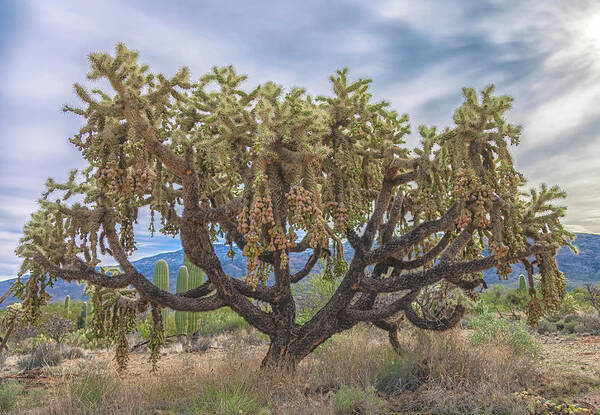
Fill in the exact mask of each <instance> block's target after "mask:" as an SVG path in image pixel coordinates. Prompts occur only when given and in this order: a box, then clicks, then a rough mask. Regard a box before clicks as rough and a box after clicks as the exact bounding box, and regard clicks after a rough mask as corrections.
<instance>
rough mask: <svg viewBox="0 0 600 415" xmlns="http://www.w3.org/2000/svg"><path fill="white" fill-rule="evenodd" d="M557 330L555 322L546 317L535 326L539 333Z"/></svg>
mask: <svg viewBox="0 0 600 415" xmlns="http://www.w3.org/2000/svg"><path fill="white" fill-rule="evenodd" d="M557 331H558V329H557V327H556V324H555V323H553V322H551V321H550V320H547V319H543V320H541V321H540V323H539V324H538V326H537V332H538V333H539V334H551V333H556V332H557Z"/></svg>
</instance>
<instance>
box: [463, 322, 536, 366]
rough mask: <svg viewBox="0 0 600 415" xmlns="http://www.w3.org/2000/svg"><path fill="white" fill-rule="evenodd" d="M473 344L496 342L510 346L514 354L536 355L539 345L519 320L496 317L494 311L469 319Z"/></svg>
mask: <svg viewBox="0 0 600 415" xmlns="http://www.w3.org/2000/svg"><path fill="white" fill-rule="evenodd" d="M470 325H471V328H472V329H473V333H472V334H471V342H472V343H473V344H474V345H484V344H492V343H494V344H497V345H505V346H508V347H510V348H511V349H512V350H513V351H514V352H515V353H516V354H528V355H531V356H534V357H537V356H539V355H540V353H541V345H540V344H539V342H538V341H537V340H536V339H535V337H533V335H531V333H529V331H528V329H527V327H526V326H525V325H524V324H523V323H521V322H510V321H508V320H505V319H503V318H498V317H496V315H495V314H494V313H485V314H481V315H479V316H477V317H475V318H473V319H471V321H470Z"/></svg>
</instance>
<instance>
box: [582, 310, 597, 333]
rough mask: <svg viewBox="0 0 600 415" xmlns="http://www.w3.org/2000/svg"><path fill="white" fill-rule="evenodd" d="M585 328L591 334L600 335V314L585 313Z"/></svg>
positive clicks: (583, 320)
mask: <svg viewBox="0 0 600 415" xmlns="http://www.w3.org/2000/svg"><path fill="white" fill-rule="evenodd" d="M581 325H582V326H583V329H584V330H585V331H587V332H589V333H591V334H594V335H600V315H597V314H587V313H586V314H584V315H582V316H581Z"/></svg>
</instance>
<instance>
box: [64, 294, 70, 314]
mask: <svg viewBox="0 0 600 415" xmlns="http://www.w3.org/2000/svg"><path fill="white" fill-rule="evenodd" d="M65 314H66V316H67V318H70V317H71V296H69V295H67V296H66V297H65Z"/></svg>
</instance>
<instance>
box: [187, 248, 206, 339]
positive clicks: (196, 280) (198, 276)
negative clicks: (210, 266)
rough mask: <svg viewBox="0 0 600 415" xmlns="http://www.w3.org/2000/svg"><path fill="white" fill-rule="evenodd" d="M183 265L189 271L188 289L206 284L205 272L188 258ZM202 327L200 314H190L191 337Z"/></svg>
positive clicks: (189, 330)
mask: <svg viewBox="0 0 600 415" xmlns="http://www.w3.org/2000/svg"><path fill="white" fill-rule="evenodd" d="M183 264H184V265H185V267H186V268H187V270H188V275H189V281H188V288H189V289H190V290H191V289H193V288H196V287H199V286H200V285H202V283H204V272H203V271H202V270H201V269H200V268H198V267H197V266H195V265H194V264H192V263H191V262H190V261H189V260H188V259H187V257H185V256H184V257H183ZM199 326H200V313H191V312H190V313H188V328H187V329H188V334H189V335H190V336H191V335H193V334H194V333H195V332H196V331H198V328H199Z"/></svg>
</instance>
